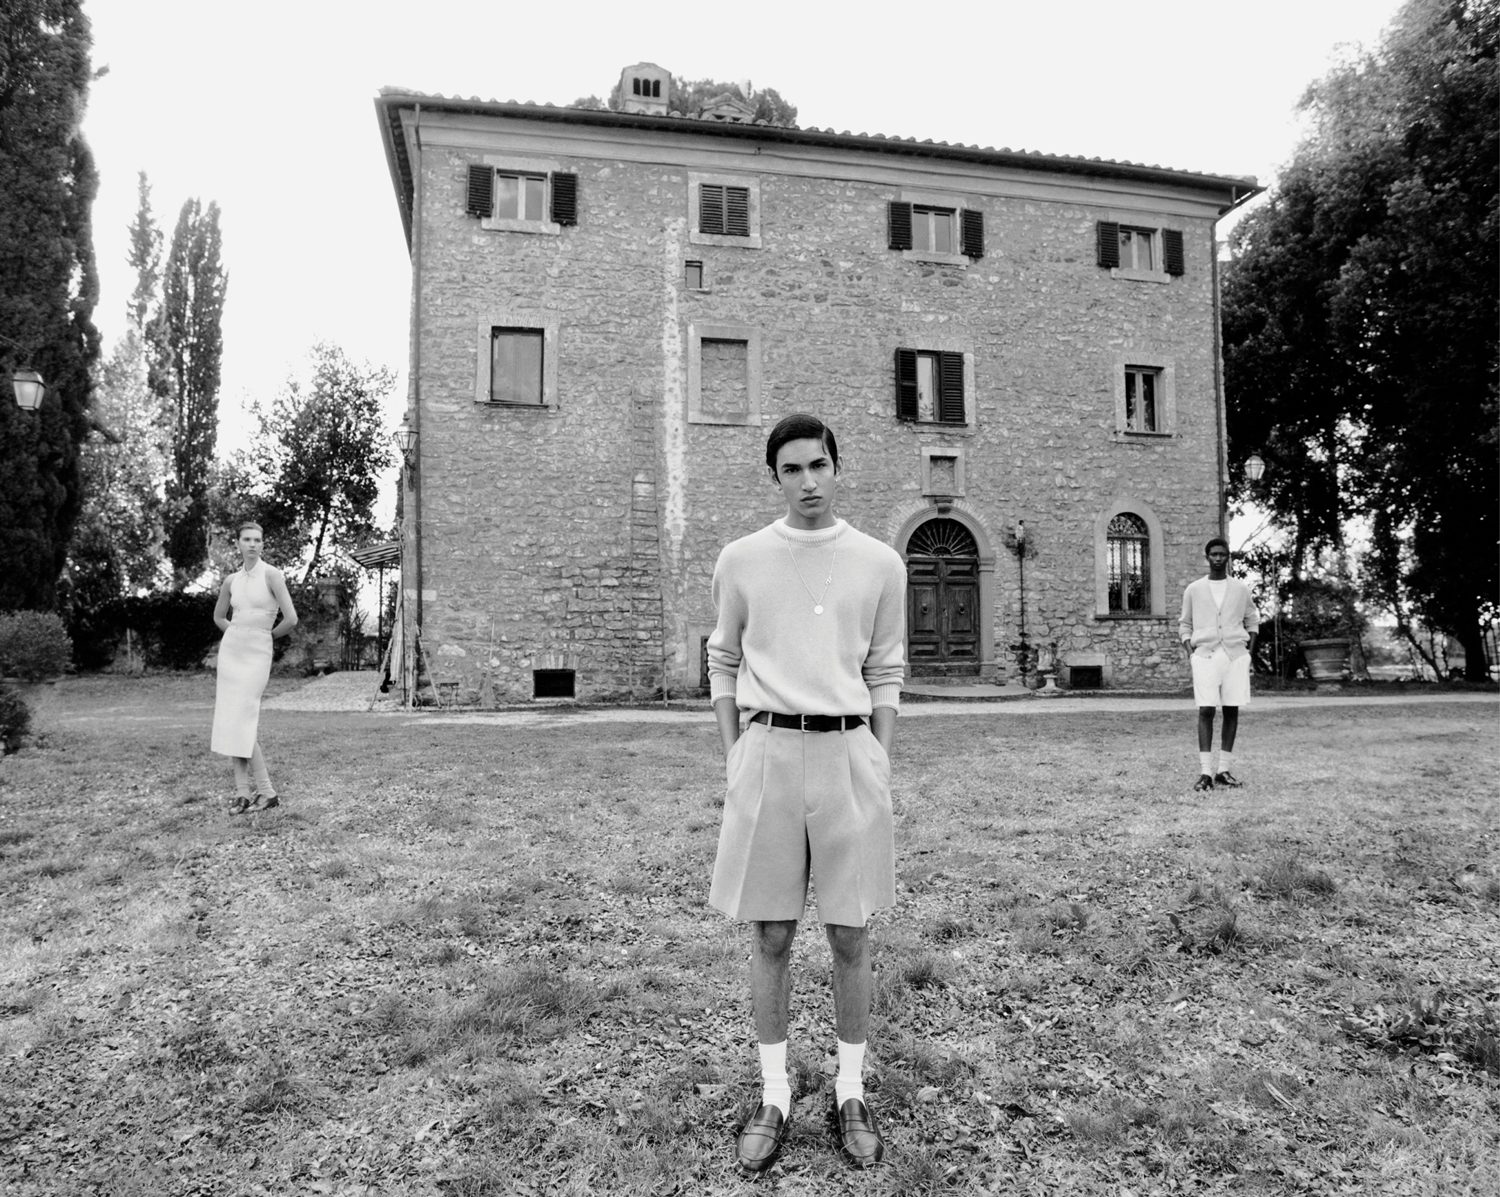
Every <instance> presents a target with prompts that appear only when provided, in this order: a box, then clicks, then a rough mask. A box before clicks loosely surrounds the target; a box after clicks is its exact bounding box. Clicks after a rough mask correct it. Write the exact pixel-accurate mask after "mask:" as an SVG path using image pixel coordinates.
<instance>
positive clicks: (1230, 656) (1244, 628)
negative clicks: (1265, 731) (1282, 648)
mask: <svg viewBox="0 0 1500 1197" xmlns="http://www.w3.org/2000/svg"><path fill="white" fill-rule="evenodd" d="M1203 555H1204V556H1205V557H1207V558H1208V576H1207V577H1206V578H1199V579H1198V580H1197V581H1196V582H1191V583H1189V584H1188V587H1187V589H1186V590H1184V591H1183V592H1182V617H1181V619H1180V620H1178V624H1177V634H1178V635H1179V636H1180V637H1181V639H1182V647H1183V648H1184V649H1186V650H1187V655H1188V661H1189V662H1190V664H1191V666H1192V670H1193V698H1194V700H1195V701H1196V702H1197V703H1198V780H1197V781H1195V782H1194V783H1193V791H1194V792H1195V793H1197V792H1199V791H1202V790H1211V789H1213V788H1214V786H1216V785H1221V786H1230V787H1233V788H1238V787H1239V786H1241V785H1243V784H1244V783H1243V782H1241V781H1240V780H1239V779H1238V778H1236V777H1235V775H1234V774H1233V773H1232V772H1231V771H1230V765H1231V764H1232V763H1233V755H1234V737H1235V733H1236V732H1237V731H1239V726H1240V708H1241V707H1243V706H1247V705H1249V702H1250V658H1251V655H1252V654H1253V653H1254V652H1255V633H1256V631H1257V630H1258V629H1259V628H1260V613H1259V612H1258V611H1256V609H1255V601H1254V600H1253V599H1252V598H1251V597H1250V588H1249V587H1248V586H1246V585H1245V584H1244V583H1243V582H1241V581H1240V580H1239V579H1238V578H1231V577H1230V576H1229V542H1228V541H1226V540H1225V539H1224V538H1223V537H1221V536H1215V537H1214V538H1213V539H1212V540H1210V541H1209V542H1208V543H1207V544H1206V545H1204V546H1203ZM1219 706H1222V707H1223V708H1224V741H1223V743H1224V747H1223V750H1222V751H1221V752H1220V753H1219V760H1218V763H1217V764H1216V763H1215V762H1214V759H1213V747H1214V708H1215V707H1219Z"/></svg>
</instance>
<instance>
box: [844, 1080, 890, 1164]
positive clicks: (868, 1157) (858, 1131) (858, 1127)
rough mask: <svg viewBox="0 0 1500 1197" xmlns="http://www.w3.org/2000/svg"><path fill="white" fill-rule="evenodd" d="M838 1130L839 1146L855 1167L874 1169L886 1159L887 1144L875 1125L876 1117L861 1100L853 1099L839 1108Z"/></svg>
mask: <svg viewBox="0 0 1500 1197" xmlns="http://www.w3.org/2000/svg"><path fill="white" fill-rule="evenodd" d="M838 1128H839V1145H840V1146H841V1147H842V1148H843V1149H844V1154H845V1155H846V1156H848V1157H849V1160H850V1162H851V1163H853V1164H854V1166H855V1167H857V1168H873V1167H874V1166H875V1165H876V1164H878V1163H880V1161H881V1160H882V1159H884V1158H885V1142H884V1141H883V1140H882V1139H881V1137H880V1128H879V1127H878V1126H876V1125H875V1115H874V1114H872V1113H870V1110H869V1107H868V1106H866V1105H865V1103H864V1102H862V1101H860V1099H859V1098H857V1097H851V1098H850V1099H849V1100H848V1101H846V1102H845V1103H844V1104H843V1105H841V1106H840V1107H839V1112H838Z"/></svg>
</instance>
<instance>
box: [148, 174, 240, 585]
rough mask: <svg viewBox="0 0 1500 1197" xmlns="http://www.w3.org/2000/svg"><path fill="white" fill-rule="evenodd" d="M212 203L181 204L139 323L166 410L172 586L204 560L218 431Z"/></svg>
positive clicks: (218, 291)
mask: <svg viewBox="0 0 1500 1197" xmlns="http://www.w3.org/2000/svg"><path fill="white" fill-rule="evenodd" d="M219 246H220V242H219V205H218V204H216V203H210V204H209V205H208V207H207V208H206V209H205V208H203V207H202V206H201V205H200V204H199V202H198V201H197V200H196V199H190V200H188V201H187V202H186V203H184V204H183V205H182V211H181V212H180V213H179V214H178V217H177V227H176V228H175V229H174V230H173V232H172V247H171V249H170V250H169V251H168V253H167V261H166V265H165V267H164V268H163V270H162V280H161V303H160V307H159V308H158V310H157V313H156V315H155V316H154V317H152V319H151V321H150V323H149V324H148V326H147V330H146V337H147V343H148V346H149V357H150V369H149V371H148V374H147V378H148V382H149V384H150V387H151V390H152V391H153V392H154V393H155V394H156V395H157V396H158V397H159V398H160V399H161V400H162V402H163V403H164V404H165V405H166V406H167V409H168V411H169V413H171V414H172V417H173V429H172V474H171V477H170V478H168V480H167V507H168V515H167V556H168V557H170V558H171V560H172V568H173V571H174V573H175V574H176V577H177V584H178V586H184V585H186V584H187V583H189V582H191V581H192V580H193V579H194V578H195V577H196V576H197V575H198V574H199V573H200V572H201V571H202V569H203V567H204V565H205V564H206V563H207V561H208V519H209V506H208V490H209V485H210V482H211V480H212V469H213V459H214V445H215V443H216V441H217V439H218V421H219V366H220V361H221V359H222V357H223V351H224V342H223V337H222V334H221V332H220V320H221V318H222V316H223V313H224V292H225V289H226V287H227V285H228V276H227V275H226V274H225V272H224V269H223V267H222V265H221V264H220V260H219Z"/></svg>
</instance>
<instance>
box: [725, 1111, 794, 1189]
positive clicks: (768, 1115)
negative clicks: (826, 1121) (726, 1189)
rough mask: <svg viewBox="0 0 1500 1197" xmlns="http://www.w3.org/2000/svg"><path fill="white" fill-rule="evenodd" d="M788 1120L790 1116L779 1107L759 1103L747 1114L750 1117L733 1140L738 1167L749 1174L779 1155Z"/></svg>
mask: <svg viewBox="0 0 1500 1197" xmlns="http://www.w3.org/2000/svg"><path fill="white" fill-rule="evenodd" d="M790 1124H791V1119H789V1118H787V1117H786V1116H785V1115H784V1114H783V1113H782V1112H781V1110H780V1109H779V1108H778V1107H776V1106H768V1105H765V1104H764V1103H762V1104H761V1105H760V1106H759V1107H758V1108H757V1109H756V1111H755V1113H754V1114H752V1115H750V1120H749V1121H748V1122H746V1123H745V1126H744V1129H743V1130H741V1131H740V1137H739V1138H738V1139H737V1140H736V1141H735V1145H734V1152H735V1161H736V1162H737V1163H738V1164H739V1166H740V1171H742V1172H747V1173H749V1174H750V1175H752V1176H754V1175H758V1174H759V1173H761V1172H765V1171H767V1170H768V1169H769V1168H770V1167H771V1165H772V1164H774V1163H775V1162H776V1161H777V1159H778V1158H779V1157H780V1155H781V1148H782V1145H783V1144H784V1143H785V1142H786V1130H787V1127H788V1126H789V1125H790Z"/></svg>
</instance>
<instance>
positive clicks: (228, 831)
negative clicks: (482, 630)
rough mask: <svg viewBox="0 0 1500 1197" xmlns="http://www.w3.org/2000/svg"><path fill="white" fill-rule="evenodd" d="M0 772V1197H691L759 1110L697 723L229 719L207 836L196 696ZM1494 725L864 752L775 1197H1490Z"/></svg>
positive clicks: (1343, 709) (63, 687)
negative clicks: (842, 907) (1215, 749)
mask: <svg viewBox="0 0 1500 1197" xmlns="http://www.w3.org/2000/svg"><path fill="white" fill-rule="evenodd" d="M32 698H33V699H34V701H35V710H36V730H37V731H39V732H41V733H42V736H41V739H40V742H39V743H35V744H33V745H32V746H31V747H28V748H26V749H25V750H23V751H22V752H21V753H19V754H17V755H14V756H11V757H8V758H6V759H5V760H4V761H3V762H0V1066H3V1073H0V1077H3V1080H0V1189H3V1191H4V1192H5V1193H7V1194H13V1195H14V1197H28V1195H31V1194H44V1193H45V1194H61V1193H67V1194H75V1193H76V1194H94V1193H98V1194H109V1195H111V1197H117V1195H118V1197H127V1195H131V1194H153V1195H160V1194H189V1193H193V1194H198V1193H201V1194H226V1195H241V1194H249V1193H266V1194H278V1195H279V1194H304V1193H309V1194H310V1193H325V1194H418V1195H427V1194H447V1195H450V1197H461V1195H473V1197H478V1195H480V1194H496V1195H499V1194H507V1195H509V1194H523V1195H525V1194H549V1195H550V1194H559V1195H562V1194H606V1193H607V1194H641V1195H646V1194H652V1195H662V1197H665V1195H668V1194H680V1195H683V1197H689V1195H692V1197H696V1195H699V1194H709V1195H713V1194H729V1193H741V1192H748V1191H752V1186H750V1185H749V1184H748V1183H747V1182H744V1181H741V1180H739V1179H737V1178H736V1176H735V1175H734V1172H733V1167H732V1157H733V1135H734V1132H735V1129H736V1125H737V1120H738V1119H739V1118H740V1117H741V1116H743V1114H744V1113H745V1112H746V1111H747V1110H748V1108H749V1107H751V1106H753V1104H754V1101H755V1100H756V1097H757V1095H758V1090H759V1076H758V1066H757V1064H756V1059H755V1053H754V1047H753V1042H752V1041H753V1034H752V1031H751V1026H750V1016H749V1001H748V995H747V991H746V985H745V959H746V948H745V940H744V935H743V932H742V931H741V930H740V929H738V928H736V927H734V926H733V925H731V924H729V923H727V922H726V921H725V920H724V919H723V918H722V917H720V916H719V915H718V914H717V913H715V912H713V911H711V910H709V909H707V907H706V906H705V904H704V899H705V895H706V892H707V887H708V876H709V871H710V866H711V863H712V859H713V853H714V846H715V843H716V838H717V832H718V817H719V806H718V804H719V802H720V800H721V790H722V781H723V768H722V765H721V763H720V761H719V753H718V750H717V744H716V735H715V733H714V731H713V729H712V723H711V718H710V717H709V716H707V715H705V716H704V717H703V719H702V720H701V721H699V722H696V723H683V724H670V723H657V724H648V723H639V722H637V723H630V722H619V723H605V724H590V725H587V726H571V727H569V726H558V725H556V724H554V725H552V726H550V727H549V726H543V725H541V724H540V723H539V724H538V725H537V726H535V727H529V726H528V727H525V728H522V729H517V728H514V727H496V726H487V725H483V724H479V723H463V722H454V723H442V724H437V723H432V722H429V721H424V720H423V719H422V718H420V717H415V716H394V717H389V716H388V717H376V716H358V715H343V714H319V713H308V712H283V711H267V712H266V713H265V715H264V716H263V721H262V728H263V731H262V742H263V744H264V745H265V747H266V751H267V755H268V757H269V759H270V762H271V767H272V771H273V775H274V776H275V778H276V780H277V783H278V785H279V786H280V788H281V789H282V791H283V794H284V799H283V802H284V804H283V806H282V807H281V808H280V809H279V810H276V811H273V812H269V813H266V814H261V815H252V816H248V817H245V818H243V819H235V820H231V819H229V818H228V817H226V815H225V813H224V808H225V802H226V799H227V797H228V796H229V794H230V791H231V786H230V771H229V768H228V764H227V762H226V761H224V760H223V759H222V758H216V757H212V756H210V755H209V753H208V751H207V740H208V724H209V719H210V709H209V708H210V704H211V701H212V679H211V678H209V677H206V676H205V677H177V678H146V679H143V680H140V681H135V682H131V681H126V680H124V679H112V678H94V679H74V680H70V681H67V682H64V683H62V684H60V685H58V686H57V687H52V688H48V687H42V688H39V689H37V690H36V691H34V692H33V694H32ZM1496 730H1497V721H1496V707H1495V706H1494V705H1493V704H1488V703H1486V704H1469V705H1459V704H1451V705H1450V704H1432V705H1412V706H1378V707H1377V706H1372V707H1368V708H1363V707H1357V706H1336V707H1332V706H1331V707H1327V708H1318V709H1311V710H1296V711H1287V712H1284V713H1280V714H1271V713H1268V712H1260V713H1257V712H1256V711H1255V709H1254V708H1251V709H1250V710H1249V711H1248V712H1247V713H1246V715H1245V717H1244V719H1243V720H1242V743H1241V745H1240V748H1241V751H1240V752H1239V753H1238V754H1237V764H1236V771H1237V772H1239V773H1240V775H1241V776H1242V777H1244V778H1246V779H1247V781H1248V782H1249V783H1250V784H1249V786H1248V787H1247V788H1246V789H1244V790H1240V791H1231V792H1226V791H1218V792H1215V793H1213V794H1211V795H1207V796H1203V797H1200V796H1194V795H1191V794H1190V793H1189V792H1188V785H1189V784H1190V783H1191V781H1192V780H1193V777H1194V775H1195V774H1196V757H1195V755H1194V753H1193V751H1192V750H1193V744H1192V735H1193V716H1192V712H1191V711H1190V710H1189V709H1188V708H1187V706H1186V705H1185V706H1184V709H1183V711H1182V712H1181V713H1180V714H1175V715H1160V714H1142V713H1139V712H1136V713H1111V712H1102V711H1101V712H1094V713H1089V714H1082V715H1037V716H1033V717H1027V718H1018V717H1015V716H1011V717H1009V718H1008V717H1007V715H1006V710H1005V707H1004V706H1003V705H999V706H996V707H995V709H994V712H993V714H985V715H982V716H963V717H931V716H924V717H922V718H916V717H913V718H909V719H906V720H904V721H902V722H901V724H900V726H899V728H898V741H897V747H896V752H895V761H894V765H895V803H896V816H897V823H896V826H897V859H898V871H899V875H900V893H899V902H898V904H897V906H896V907H895V909H894V910H891V911H887V912H885V913H884V914H883V915H881V916H880V917H879V918H878V919H877V921H876V922H875V924H874V937H875V943H876V953H875V962H876V970H877V982H876V985H877V991H876V1019H875V1025H874V1028H873V1030H872V1033H871V1048H870V1064H869V1068H868V1072H867V1085H868V1092H869V1095H870V1102H871V1105H872V1107H873V1108H874V1110H875V1112H876V1113H877V1115H878V1116H879V1117H880V1119H881V1120H882V1123H883V1125H884V1128H885V1131H886V1138H887V1145H888V1149H889V1155H888V1162H887V1164H886V1165H884V1166H882V1167H881V1168H879V1169H877V1170H875V1171H874V1172H872V1173H870V1174H865V1175H856V1174H854V1173H852V1172H850V1171H849V1170H848V1169H847V1168H846V1167H845V1166H844V1165H843V1164H842V1163H841V1162H840V1160H839V1158H838V1157H837V1155H836V1154H835V1152H834V1150H833V1148H832V1147H831V1145H830V1141H829V1139H828V1136H827V1131H826V1127H825V1121H824V1119H825V1111H826V1109H827V1107H828V1103H829V1094H830V1093H831V1090H832V1080H831V1076H830V1075H829V1073H830V1065H829V1056H830V1054H831V1053H832V1051H833V1048H834V1041H835V1038H834V1031H833V1026H832V1003H831V1000H830V998H829V995H828V989H827V972H828V951H827V947H826V945H825V944H824V943H823V942H822V937H821V935H818V934H806V933H804V935H803V936H802V938H801V940H800V941H799V946H800V949H801V950H800V951H799V954H798V956H797V958H796V964H795V972H794V994H793V1024H794V1025H793V1029H792V1033H791V1051H790V1054H791V1061H792V1072H793V1087H794V1090H795V1091H796V1093H797V1095H798V1098H799V1100H798V1103H797V1110H796V1113H795V1115H794V1128H793V1132H792V1136H791V1141H790V1145H789V1148H788V1151H787V1153H786V1155H785V1156H784V1157H783V1163H782V1164H781V1165H780V1166H779V1167H778V1169H777V1170H776V1172H775V1173H774V1174H773V1175H772V1176H770V1177H768V1178H767V1179H765V1180H763V1181H762V1182H760V1184H759V1185H758V1186H756V1187H758V1189H759V1190H761V1191H774V1192H777V1193H782V1194H834V1193H840V1194H841V1193H861V1194H863V1193H869V1194H893V1195H894V1194H926V1193H934V1194H936V1193H958V1194H987V1193H1036V1194H1043V1193H1047V1194H1052V1193H1055V1194H1089V1193H1094V1194H1100V1195H1103V1194H1110V1195H1111V1197H1114V1195H1119V1194H1131V1195H1133V1197H1144V1195H1146V1194H1155V1193H1174V1194H1175V1193H1221V1192H1222V1193H1361V1194H1363V1193H1381V1194H1383V1193H1390V1194H1450V1193H1451V1194H1460V1193H1472V1194H1495V1193H1497V1192H1500V1041H1497V1033H1500V1023H1497V1019H1500V967H1497V963H1496V959H1497V955H1500V818H1497V810H1500V800H1497V786H1496V778H1497V776H1500V759H1497V758H1500V752H1497V736H1496Z"/></svg>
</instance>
